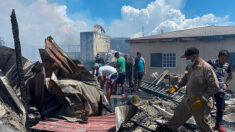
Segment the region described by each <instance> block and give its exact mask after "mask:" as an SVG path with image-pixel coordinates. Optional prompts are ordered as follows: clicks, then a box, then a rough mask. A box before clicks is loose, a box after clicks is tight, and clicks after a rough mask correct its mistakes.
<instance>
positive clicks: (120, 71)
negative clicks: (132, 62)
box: [114, 52, 126, 97]
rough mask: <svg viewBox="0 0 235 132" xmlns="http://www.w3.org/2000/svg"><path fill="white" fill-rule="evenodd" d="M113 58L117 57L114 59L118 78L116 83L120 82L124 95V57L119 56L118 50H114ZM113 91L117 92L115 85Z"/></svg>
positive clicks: (123, 94)
mask: <svg viewBox="0 0 235 132" xmlns="http://www.w3.org/2000/svg"><path fill="white" fill-rule="evenodd" d="M114 56H115V58H116V59H117V61H116V65H115V67H116V69H117V72H118V79H117V84H121V86H122V96H123V97H126V95H125V84H124V83H125V78H126V63H125V58H124V57H121V56H120V54H119V52H116V53H115V54H114ZM115 92H116V94H117V85H116V87H115Z"/></svg>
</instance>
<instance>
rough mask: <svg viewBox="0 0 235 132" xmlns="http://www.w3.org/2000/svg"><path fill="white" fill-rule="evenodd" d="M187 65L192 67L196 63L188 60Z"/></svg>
mask: <svg viewBox="0 0 235 132" xmlns="http://www.w3.org/2000/svg"><path fill="white" fill-rule="evenodd" d="M186 64H187V65H190V66H192V65H194V62H192V60H186Z"/></svg>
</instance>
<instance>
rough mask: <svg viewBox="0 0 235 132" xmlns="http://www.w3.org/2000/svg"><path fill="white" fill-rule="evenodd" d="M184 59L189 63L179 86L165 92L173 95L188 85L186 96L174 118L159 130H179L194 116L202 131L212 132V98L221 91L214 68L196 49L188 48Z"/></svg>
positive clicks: (176, 110)
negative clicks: (210, 123)
mask: <svg viewBox="0 0 235 132" xmlns="http://www.w3.org/2000/svg"><path fill="white" fill-rule="evenodd" d="M182 58H186V63H187V67H186V70H185V75H184V77H183V78H182V79H181V81H180V82H179V83H178V85H176V86H174V87H173V88H171V89H169V90H166V91H165V92H166V93H167V94H172V93H174V92H176V91H177V90H179V89H180V88H181V87H183V86H185V85H186V94H185V96H184V99H183V100H182V102H181V103H180V104H179V105H178V106H177V107H176V109H175V111H174V116H173V117H172V118H171V119H170V120H169V121H168V122H167V123H166V124H164V125H162V126H161V127H159V129H161V131H164V130H165V131H173V130H177V128H178V127H180V126H181V125H183V124H184V123H185V122H186V121H187V120H188V119H189V118H190V117H191V116H193V117H194V119H195V121H196V123H197V125H198V128H199V129H200V131H202V132H212V128H211V126H210V125H209V122H210V112H211V106H212V97H213V95H214V94H215V93H216V92H217V91H218V90H219V83H218V79H217V77H216V74H215V72H214V70H213V68H212V66H210V64H208V63H207V62H206V61H204V60H203V59H202V58H200V57H199V50H198V49H197V48H195V47H192V48H188V49H187V50H186V51H185V54H184V55H183V56H182Z"/></svg>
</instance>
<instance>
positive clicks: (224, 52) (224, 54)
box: [218, 50, 229, 64]
mask: <svg viewBox="0 0 235 132" xmlns="http://www.w3.org/2000/svg"><path fill="white" fill-rule="evenodd" d="M228 58H229V52H228V51H227V50H221V51H220V52H219V55H218V60H219V63H221V64H225V63H226V62H227V61H228Z"/></svg>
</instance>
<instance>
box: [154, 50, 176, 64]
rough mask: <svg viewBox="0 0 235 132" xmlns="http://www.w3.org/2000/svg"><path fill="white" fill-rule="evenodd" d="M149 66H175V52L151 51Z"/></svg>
mask: <svg viewBox="0 0 235 132" xmlns="http://www.w3.org/2000/svg"><path fill="white" fill-rule="evenodd" d="M150 61H151V62H150V66H151V67H159V68H161V67H162V68H176V53H151V55H150Z"/></svg>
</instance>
